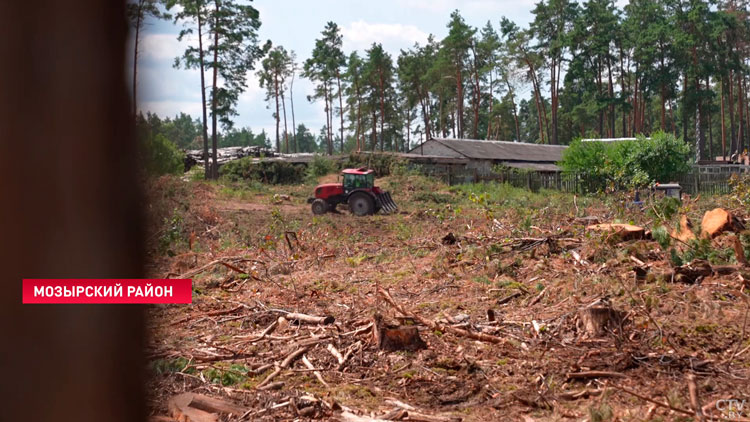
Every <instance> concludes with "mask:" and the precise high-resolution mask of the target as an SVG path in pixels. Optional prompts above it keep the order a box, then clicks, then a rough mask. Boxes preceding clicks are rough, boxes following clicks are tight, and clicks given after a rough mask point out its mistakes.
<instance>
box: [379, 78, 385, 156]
mask: <svg viewBox="0 0 750 422" xmlns="http://www.w3.org/2000/svg"><path fill="white" fill-rule="evenodd" d="M378 84H379V85H380V151H381V152H382V151H383V144H384V143H385V136H383V135H384V133H383V124H384V123H385V87H384V86H383V85H384V81H383V69H382V68H381V69H378Z"/></svg>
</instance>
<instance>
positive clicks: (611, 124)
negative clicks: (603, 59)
mask: <svg viewBox="0 0 750 422" xmlns="http://www.w3.org/2000/svg"><path fill="white" fill-rule="evenodd" d="M607 76H608V78H609V87H608V94H609V137H610V138H614V137H615V103H614V96H615V94H614V88H613V86H612V63H611V60H610V58H609V57H607Z"/></svg>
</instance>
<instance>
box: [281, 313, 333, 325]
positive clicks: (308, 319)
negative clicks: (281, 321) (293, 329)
mask: <svg viewBox="0 0 750 422" xmlns="http://www.w3.org/2000/svg"><path fill="white" fill-rule="evenodd" d="M284 318H286V319H287V320H289V321H291V322H294V321H297V324H301V323H303V322H305V323H308V324H323V325H329V324H333V323H334V322H335V321H336V319H335V318H334V317H332V316H330V315H329V316H324V317H322V316H315V315H306V314H299V313H296V312H290V313H288V314H286V315H284Z"/></svg>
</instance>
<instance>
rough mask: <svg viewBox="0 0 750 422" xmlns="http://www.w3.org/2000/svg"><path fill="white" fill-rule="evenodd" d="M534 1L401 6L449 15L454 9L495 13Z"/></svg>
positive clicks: (424, 1)
mask: <svg viewBox="0 0 750 422" xmlns="http://www.w3.org/2000/svg"><path fill="white" fill-rule="evenodd" d="M535 1H537V0H520V1H518V0H513V1H498V0H402V4H403V5H404V6H406V7H412V8H415V9H423V10H427V11H430V12H433V13H446V12H448V13H450V12H452V11H453V10H456V9H459V10H461V11H462V12H464V11H466V12H497V11H502V10H503V9H507V8H508V7H514V6H516V5H518V3H526V4H531V5H532V6H533V3H534V2H535Z"/></svg>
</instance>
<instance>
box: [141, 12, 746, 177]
mask: <svg viewBox="0 0 750 422" xmlns="http://www.w3.org/2000/svg"><path fill="white" fill-rule="evenodd" d="M157 3H159V2H157V1H156V0H151V1H150V0H137V2H136V3H133V4H132V5H131V6H132V9H131V10H133V13H132V17H133V22H134V25H135V27H136V32H137V31H138V28H139V25H141V23H142V22H143V19H145V17H146V16H157V17H161V18H170V19H174V20H175V22H177V23H180V24H181V25H183V27H184V28H185V29H184V30H183V31H182V33H181V34H180V39H183V37H185V36H186V35H187V34H193V35H196V36H197V37H194V38H193V39H194V40H195V41H194V43H193V44H196V45H190V46H188V47H187V49H186V50H185V53H184V55H183V56H181V57H180V58H178V59H177V60H176V62H175V64H176V66H181V67H186V68H196V69H200V70H201V76H202V78H201V81H202V86H201V87H198V88H199V89H201V88H202V92H203V93H204V94H207V98H204V101H203V106H204V107H203V118H202V121H201V123H202V132H203V135H204V136H203V138H204V139H207V140H208V139H211V140H212V144H213V146H215V145H217V141H218V132H217V128H216V127H217V121H218V122H219V123H220V124H221V125H222V128H223V129H224V130H229V129H231V127H232V119H233V117H234V116H236V114H237V110H236V104H237V99H238V97H239V94H240V93H241V92H242V91H243V90H244V89H245V88H246V87H245V85H244V84H245V83H246V81H247V78H246V76H247V75H248V73H250V72H255V73H257V74H258V76H259V81H260V85H261V87H263V88H265V89H266V94H267V95H266V99H267V101H268V106H269V108H270V109H271V117H272V118H273V119H274V123H275V127H276V129H275V133H274V134H272V136H271V137H272V139H271V142H272V145H273V146H274V147H275V148H276V149H278V150H279V151H282V152H295V151H301V149H300V145H299V142H298V138H297V136H296V130H297V128H296V126H297V123H296V119H295V115H294V102H293V101H294V95H293V94H294V91H293V89H294V80H295V78H298V77H304V78H307V79H309V80H310V81H312V82H313V84H314V87H315V90H314V92H313V93H311V94H310V95H308V96H307V98H306V99H307V100H308V101H311V102H317V103H320V106H321V107H322V108H323V109H324V111H325V115H326V124H325V125H324V127H323V128H321V132H320V133H321V135H319V136H318V139H319V141H322V144H323V148H324V150H325V151H326V152H327V153H329V154H333V153H335V152H338V151H350V150H365V149H367V150H392V151H406V150H408V149H409V148H410V146H412V145H414V144H415V142H416V141H417V140H419V139H424V138H428V137H430V136H440V137H455V138H471V139H497V140H518V141H522V142H537V143H549V144H568V143H570V142H571V140H573V139H576V138H579V137H633V136H635V135H637V134H646V135H648V134H650V133H651V132H655V131H664V132H668V133H672V134H673V135H675V136H677V137H680V138H682V139H683V140H685V142H688V143H690V144H691V146H692V147H693V151H694V153H695V156H696V158H701V159H708V158H709V157H716V156H726V155H731V154H732V153H734V152H738V151H739V152H741V151H742V150H744V149H745V148H747V146H748V140H749V139H750V137H749V136H748V135H749V134H748V125H749V124H750V108H749V105H748V86H747V85H748V75H749V74H750V72H749V67H748V64H749V58H750V48H749V45H748V44H749V43H748V40H750V21H749V20H748V5H747V3H746V2H737V1H722V2H716V1H714V0H708V1H706V0H631V1H630V2H629V3H628V4H627V5H625V6H624V7H623V8H618V7H617V6H616V5H615V2H613V1H611V0H589V1H584V2H581V3H579V2H575V1H570V0H542V1H540V2H539V3H537V4H536V5H535V7H534V9H533V11H532V14H533V20H532V22H531V23H530V24H529V25H528V26H525V27H522V26H519V25H518V24H516V23H514V22H512V21H511V20H509V19H507V18H505V17H501V16H498V17H497V18H494V19H490V20H489V21H487V22H486V24H484V25H483V26H481V27H474V26H472V25H470V24H469V23H467V22H466V21H465V19H464V18H463V17H462V16H461V14H460V12H459V11H458V10H456V11H454V12H453V13H452V14H451V15H450V17H449V18H448V21H447V29H448V33H447V35H446V36H445V37H444V38H443V39H437V38H436V37H434V36H432V35H431V36H430V37H429V38H428V40H427V42H426V43H425V44H415V45H414V46H412V47H411V48H409V49H406V50H401V51H400V53H399V54H398V56H396V57H393V56H392V55H391V54H389V53H388V52H387V51H385V50H384V49H383V46H382V45H381V44H379V43H374V44H372V46H371V47H370V48H368V49H366V50H365V51H355V52H352V53H350V54H346V53H345V52H344V50H343V42H342V41H343V40H342V35H341V30H340V28H339V27H338V25H337V24H336V23H334V22H329V23H328V24H327V25H326V26H325V28H324V29H323V31H322V33H321V34H320V35H319V36H318V37H317V38H316V39H314V40H312V39H311V41H310V42H311V43H314V49H313V51H312V54H311V57H309V58H307V59H305V60H302V61H299V62H298V60H297V58H296V56H295V54H294V52H293V51H288V50H287V49H286V48H284V47H283V46H280V45H275V46H274V45H273V43H272V42H271V41H268V42H266V43H264V44H262V45H261V43H260V42H259V40H258V38H257V29H258V28H259V26H260V17H259V16H258V12H257V10H255V9H254V8H252V6H249V5H246V4H244V3H243V4H239V2H237V1H232V0H221V1H220V0H211V1H209V0H168V1H166V3H165V4H164V6H165V7H155V8H153V9H150V8H149V7H145V6H154V5H155V4H157ZM176 5H179V6H181V7H180V8H179V10H180V12H179V13H178V14H175V15H174V16H168V15H165V11H166V10H171V9H172V7H173V6H176ZM139 7H140V8H139ZM175 10H177V9H175ZM137 45H138V44H137V42H136V53H135V54H136V57H137V48H138V47H137ZM134 66H137V61H136V64H134ZM134 73H135V68H134ZM217 78H218V79H220V82H217ZM134 89H135V88H134ZM134 95H135V93H134ZM208 116H210V117H211V120H210V122H211V128H212V137H211V138H209V136H208V126H209V125H208V123H209V119H208ZM206 145H207V144H206ZM207 167H208V166H207Z"/></svg>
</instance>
